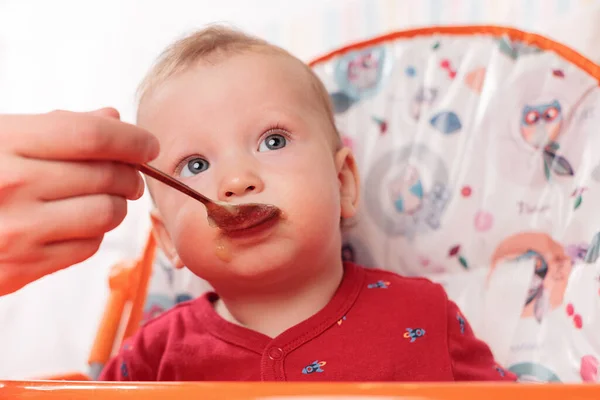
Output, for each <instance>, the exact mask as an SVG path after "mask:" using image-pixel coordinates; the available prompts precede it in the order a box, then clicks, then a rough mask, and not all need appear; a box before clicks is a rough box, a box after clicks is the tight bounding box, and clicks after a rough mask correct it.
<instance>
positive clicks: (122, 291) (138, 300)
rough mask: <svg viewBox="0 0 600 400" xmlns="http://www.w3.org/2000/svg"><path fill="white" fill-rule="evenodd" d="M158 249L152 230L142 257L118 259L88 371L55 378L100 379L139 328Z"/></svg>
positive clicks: (111, 278)
mask: <svg viewBox="0 0 600 400" xmlns="http://www.w3.org/2000/svg"><path fill="white" fill-rule="evenodd" d="M155 253H156V240H155V238H154V234H153V232H151V233H150V235H149V236H148V240H147V241H146V245H145V248H144V251H143V252H142V255H141V257H139V258H138V259H134V260H126V261H122V262H119V263H117V264H115V265H114V266H113V267H112V268H111V270H110V274H109V278H108V286H109V288H110V293H109V295H108V300H107V302H106V306H105V307H104V313H103V315H102V318H101V320H100V324H99V326H98V330H97V333H96V337H95V339H94V343H93V345H92V349H91V351H90V355H89V358H88V366H89V375H85V374H83V373H79V372H74V373H67V374H63V375H57V376H53V377H51V379H52V380H68V381H86V380H95V379H97V378H98V376H100V373H101V372H102V368H104V365H105V364H106V363H107V362H108V360H109V359H110V357H111V355H112V354H113V350H114V349H115V348H116V347H118V346H119V345H120V344H121V343H122V342H123V340H125V339H127V338H128V337H130V336H131V335H133V334H134V333H135V331H137V330H138V328H139V327H140V323H141V321H142V316H143V311H144V304H145V301H146V296H147V294H148V284H149V281H150V277H151V276H152V267H153V264H154V257H155Z"/></svg>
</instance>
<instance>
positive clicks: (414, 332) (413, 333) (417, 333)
mask: <svg viewBox="0 0 600 400" xmlns="http://www.w3.org/2000/svg"><path fill="white" fill-rule="evenodd" d="M403 336H404V338H405V339H410V342H411V343H412V342H414V341H415V340H417V339H418V338H422V337H423V336H425V329H421V328H418V329H412V328H406V332H404V335H403Z"/></svg>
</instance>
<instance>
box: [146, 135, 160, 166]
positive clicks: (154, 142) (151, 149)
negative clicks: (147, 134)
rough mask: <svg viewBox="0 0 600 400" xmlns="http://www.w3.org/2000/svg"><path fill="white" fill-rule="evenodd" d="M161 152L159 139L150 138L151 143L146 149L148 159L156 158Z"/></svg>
mask: <svg viewBox="0 0 600 400" xmlns="http://www.w3.org/2000/svg"><path fill="white" fill-rule="evenodd" d="M159 152H160V144H159V143H158V139H156V138H155V137H152V139H151V140H150V143H149V145H148V148H147V150H146V159H147V160H148V161H152V160H154V159H155V158H156V157H158V153H159Z"/></svg>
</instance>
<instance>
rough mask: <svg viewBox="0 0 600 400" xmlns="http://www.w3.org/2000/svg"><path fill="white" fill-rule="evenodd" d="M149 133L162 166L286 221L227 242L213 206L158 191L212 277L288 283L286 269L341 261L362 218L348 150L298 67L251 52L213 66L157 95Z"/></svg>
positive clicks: (188, 261)
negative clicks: (335, 142)
mask: <svg viewBox="0 0 600 400" xmlns="http://www.w3.org/2000/svg"><path fill="white" fill-rule="evenodd" d="M139 124H140V125H141V126H142V127H144V128H146V129H148V130H149V131H151V132H153V133H154V134H155V135H157V137H158V138H159V141H160V144H161V153H160V156H159V157H158V158H157V159H156V160H155V162H153V165H154V166H155V167H157V168H159V169H161V170H163V171H165V172H167V173H168V174H171V175H173V176H174V177H176V178H178V179H180V180H181V181H182V182H184V183H185V184H187V185H188V186H191V187H192V188H194V189H196V190H197V191H199V192H200V193H202V194H204V195H206V196H208V197H210V198H212V199H215V200H220V201H222V202H226V203H231V204H241V203H267V204H273V205H275V206H277V207H279V208H280V209H281V210H282V212H283V218H282V219H281V220H277V221H274V223H267V224H264V225H262V226H260V227H258V228H257V229H253V230H252V231H248V232H244V233H241V234H239V235H235V236H224V235H223V234H222V233H221V232H220V231H219V230H218V229H216V228H213V227H211V226H209V224H208V221H207V215H206V210H205V208H204V206H203V205H202V204H200V203H199V202H197V201H196V200H193V199H191V198H189V197H187V196H185V195H182V194H181V193H179V192H177V191H175V190H173V189H171V188H168V187H166V186H164V185H162V184H159V183H156V182H150V185H151V190H152V194H153V198H154V200H155V202H156V206H157V209H158V211H159V212H160V216H161V218H160V219H162V223H163V225H164V228H165V229H164V231H165V232H166V233H167V234H168V236H169V237H170V240H171V241H172V244H173V245H174V248H175V249H176V251H177V254H178V256H179V257H180V258H181V260H182V261H183V264H184V265H186V266H187V267H188V268H190V269H191V270H192V271H193V272H195V273H196V274H197V275H199V276H200V277H202V278H204V279H207V280H209V281H216V280H222V279H224V278H225V279H231V278H245V279H246V280H252V279H254V280H259V279H260V280H265V279H267V280H268V279H273V280H276V279H278V278H277V277H276V274H274V272H278V273H279V272H280V271H281V269H282V268H283V269H285V268H290V273H293V272H292V269H293V268H296V267H298V265H302V264H303V263H314V262H319V261H324V260H325V259H326V258H327V257H330V254H332V252H333V254H336V255H337V257H338V258H339V257H340V256H339V255H340V248H341V245H340V229H339V221H340V216H342V215H344V216H350V214H352V213H353V210H348V207H344V201H343V196H341V192H342V191H343V187H344V185H343V184H342V183H341V181H343V179H340V170H342V169H343V164H344V160H345V159H346V157H345V155H348V149H342V150H337V151H336V150H335V149H334V148H333V146H332V144H331V143H332V140H331V135H332V134H333V133H332V128H331V126H330V123H329V122H328V119H327V114H326V111H324V110H322V109H321V106H320V103H319V102H318V101H317V99H316V95H315V93H314V91H313V89H312V88H311V86H310V85H309V80H308V77H307V76H306V71H303V70H302V69H301V66H299V65H297V64H296V63H295V62H294V61H293V60H289V59H287V58H285V57H282V56H278V55H266V54H261V53H245V54H236V55H232V56H229V57H227V58H225V59H224V60H220V61H218V62H216V63H214V64H209V63H201V64H200V65H198V66H196V67H193V68H191V69H190V70H188V71H186V72H184V73H182V74H179V75H177V76H175V77H173V78H170V79H169V80H168V81H167V82H166V83H164V84H163V85H161V86H160V87H159V88H158V89H157V90H156V91H155V92H153V94H152V95H151V96H150V98H148V99H147V100H145V101H144V102H143V104H142V105H141V108H140V114H139ZM350 157H351V156H350ZM349 213H350V214H349Z"/></svg>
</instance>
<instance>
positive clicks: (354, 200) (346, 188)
mask: <svg viewBox="0 0 600 400" xmlns="http://www.w3.org/2000/svg"><path fill="white" fill-rule="evenodd" d="M335 166H336V170H337V175H338V181H339V185H340V205H341V215H340V216H341V217H342V218H352V217H354V215H356V212H357V209H358V201H359V197H360V178H359V176H358V168H357V167H356V162H355V161H354V155H353V154H352V150H350V149H349V148H348V147H342V148H341V149H340V150H338V151H337V153H336V154H335Z"/></svg>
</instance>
